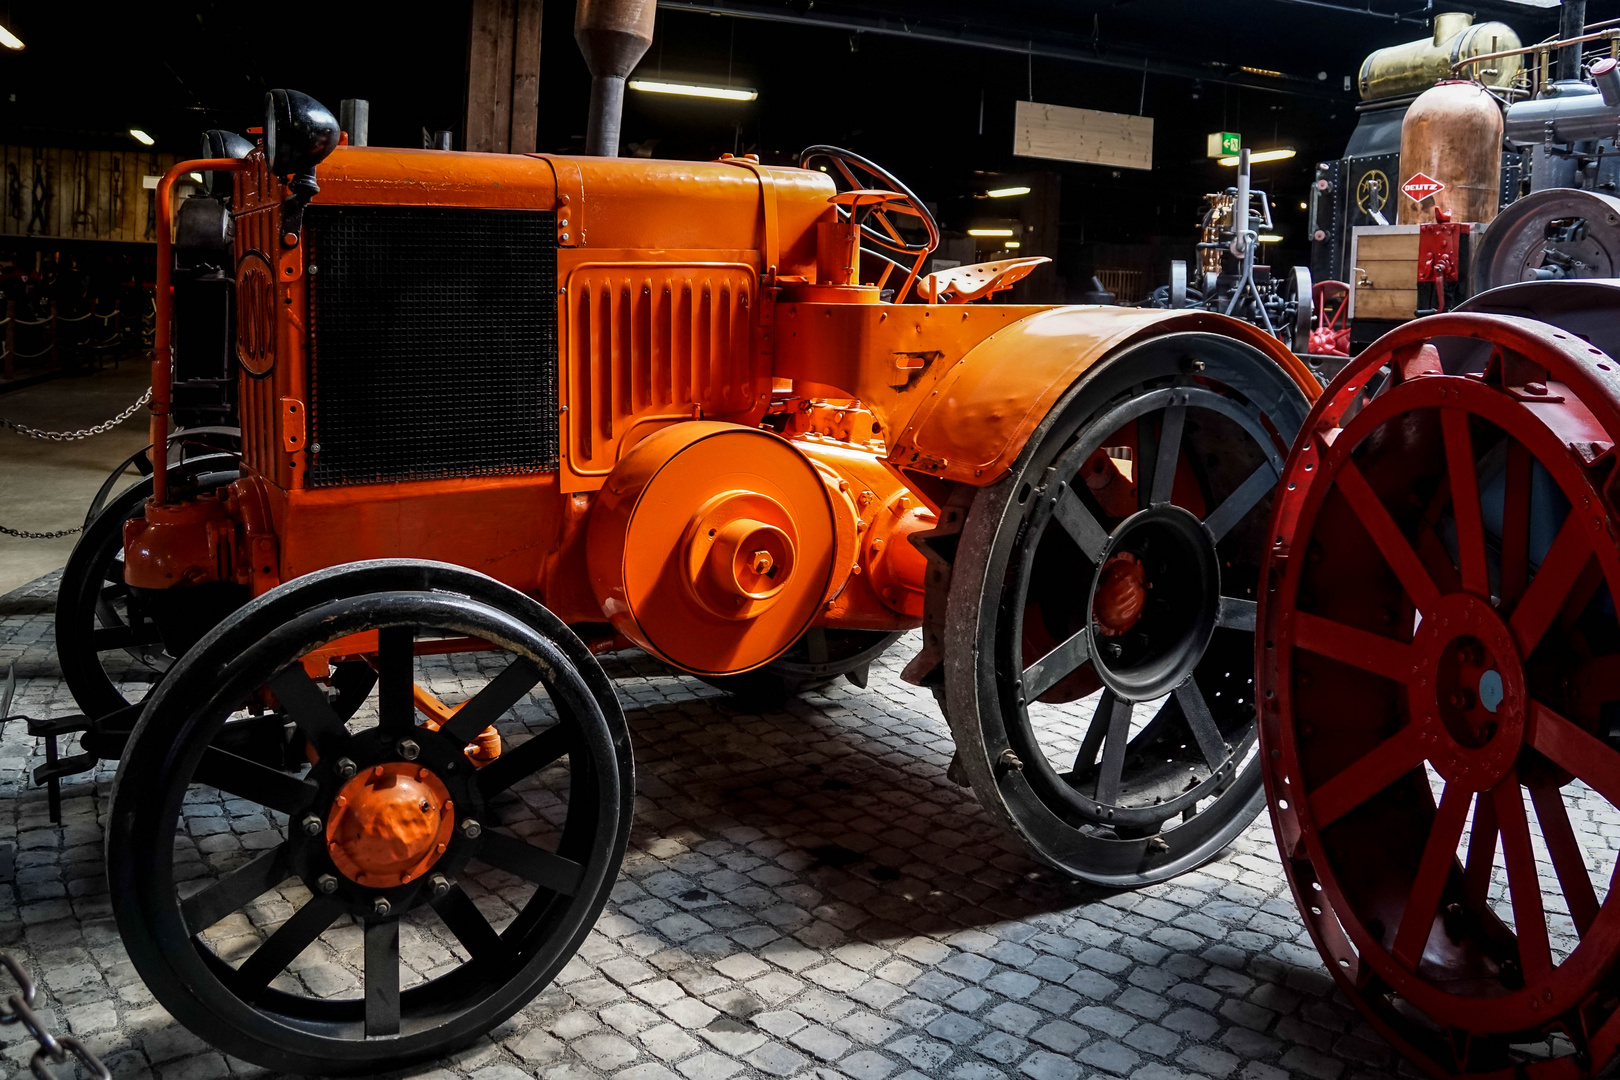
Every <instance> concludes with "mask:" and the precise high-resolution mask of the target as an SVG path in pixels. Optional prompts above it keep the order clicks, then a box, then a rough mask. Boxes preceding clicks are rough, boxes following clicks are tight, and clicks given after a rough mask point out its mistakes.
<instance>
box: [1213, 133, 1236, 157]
mask: <svg viewBox="0 0 1620 1080" xmlns="http://www.w3.org/2000/svg"><path fill="white" fill-rule="evenodd" d="M1241 149H1243V137H1242V136H1240V135H1239V134H1238V133H1237V132H1235V131H1217V132H1215V133H1214V134H1213V135H1211V136H1210V137H1209V156H1210V157H1212V158H1214V157H1231V156H1232V155H1234V154H1236V153H1237V152H1238V151H1239V150H1241Z"/></svg>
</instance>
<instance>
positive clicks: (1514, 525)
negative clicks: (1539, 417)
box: [1502, 442, 1533, 604]
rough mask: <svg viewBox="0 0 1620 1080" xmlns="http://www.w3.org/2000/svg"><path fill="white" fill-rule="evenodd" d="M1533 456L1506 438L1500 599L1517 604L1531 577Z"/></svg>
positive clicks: (1505, 602)
mask: <svg viewBox="0 0 1620 1080" xmlns="http://www.w3.org/2000/svg"><path fill="white" fill-rule="evenodd" d="M1532 464H1533V459H1532V458H1531V457H1530V451H1529V450H1528V449H1527V448H1526V447H1525V446H1524V444H1523V443H1520V442H1509V443H1508V449H1507V475H1506V477H1505V478H1504V480H1503V489H1502V602H1503V603H1504V604H1516V603H1518V600H1519V597H1521V596H1523V595H1524V589H1525V586H1526V585H1527V584H1529V581H1530V472H1531V466H1532Z"/></svg>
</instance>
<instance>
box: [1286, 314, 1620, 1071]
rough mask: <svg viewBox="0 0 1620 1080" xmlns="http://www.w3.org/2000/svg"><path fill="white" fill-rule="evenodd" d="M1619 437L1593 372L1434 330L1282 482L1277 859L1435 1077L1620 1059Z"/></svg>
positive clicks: (1403, 1042)
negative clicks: (1619, 966) (1619, 890)
mask: <svg viewBox="0 0 1620 1080" xmlns="http://www.w3.org/2000/svg"><path fill="white" fill-rule="evenodd" d="M1469 368H1474V369H1482V370H1473V371H1472V372H1465V370H1464V369H1469ZM1617 432H1620V363H1617V362H1616V361H1614V360H1611V359H1610V358H1609V357H1608V356H1607V355H1606V354H1604V353H1603V352H1602V351H1600V350H1598V349H1596V348H1593V347H1591V346H1590V345H1588V344H1587V343H1586V342H1585V341H1583V340H1581V339H1580V338H1578V337H1575V336H1573V335H1571V334H1568V333H1565V332H1564V331H1561V330H1558V329H1556V328H1554V327H1551V326H1548V325H1545V324H1542V323H1537V322H1533V321H1531V320H1527V319H1520V318H1513V317H1507V316H1494V315H1472V314H1453V315H1441V316H1437V317H1434V318H1430V319H1424V320H1420V321H1418V322H1414V323H1411V324H1409V325H1407V326H1405V327H1402V328H1401V329H1399V330H1396V331H1394V332H1393V333H1391V334H1389V335H1388V336H1386V337H1385V338H1383V339H1382V340H1381V341H1379V342H1378V343H1376V344H1375V345H1373V346H1372V347H1371V348H1370V349H1368V350H1367V351H1366V352H1365V353H1363V354H1362V355H1361V356H1360V357H1358V358H1357V359H1356V360H1355V361H1354V362H1352V363H1351V364H1350V366H1348V367H1347V368H1345V370H1344V371H1343V372H1341V373H1340V375H1339V377H1338V378H1336V379H1335V380H1334V382H1333V383H1332V385H1331V386H1329V387H1328V390H1327V392H1326V393H1325V394H1324V395H1323V397H1322V399H1321V400H1320V401H1319V402H1318V403H1317V405H1316V406H1315V408H1314V409H1313V410H1312V412H1311V415H1310V417H1309V418H1308V419H1307V420H1306V423H1305V427H1304V429H1303V431H1302V433H1301V435H1300V438H1299V440H1298V442H1297V443H1296V444H1295V447H1294V451H1293V454H1292V455H1291V457H1290V459H1289V462H1288V466H1287V469H1286V471H1285V475H1284V477H1283V483H1282V484H1281V485H1280V488H1279V493H1278V494H1279V497H1278V500H1277V509H1276V513H1275V516H1274V518H1273V536H1274V546H1273V549H1272V552H1271V554H1270V557H1269V559H1268V564H1267V567H1266V572H1265V577H1264V578H1263V580H1266V581H1267V582H1268V585H1267V589H1268V591H1267V592H1266V593H1265V594H1264V596H1263V598H1262V600H1261V603H1260V611H1259V619H1260V626H1261V627H1262V629H1263V645H1262V647H1261V648H1260V649H1258V650H1257V664H1256V666H1257V673H1256V689H1257V690H1258V691H1259V693H1260V695H1261V699H1262V701H1263V703H1264V708H1263V710H1262V721H1261V745H1262V758H1263V761H1264V764H1265V769H1266V787H1267V792H1268V796H1269V802H1270V807H1271V814H1272V822H1273V825H1274V826H1275V830H1276V834H1277V839H1278V844H1279V846H1280V847H1281V850H1282V855H1283V864H1284V867H1285V869H1286V872H1287V874H1288V877H1289V880H1290V883H1291V884H1292V886H1293V890H1294V895H1295V899H1296V901H1297V902H1298V903H1299V906H1300V910H1301V913H1302V914H1303V916H1304V919H1305V922H1306V924H1307V925H1308V927H1309V928H1310V932H1311V936H1312V937H1313V938H1314V939H1315V941H1316V944H1317V947H1318V949H1319V950H1320V951H1321V953H1322V956H1323V958H1324V960H1325V961H1326V962H1327V965H1328V968H1329V970H1330V971H1331V972H1332V973H1333V975H1334V977H1335V979H1336V980H1337V981H1338V983H1339V985H1340V986H1341V988H1342V989H1343V990H1344V992H1345V993H1346V994H1347V995H1348V996H1349V997H1350V998H1351V999H1352V1000H1353V1001H1354V1002H1355V1003H1356V1005H1357V1006H1358V1007H1359V1008H1360V1009H1361V1011H1362V1012H1363V1013H1364V1014H1365V1015H1366V1016H1367V1017H1368V1018H1369V1019H1370V1020H1371V1021H1372V1023H1373V1024H1374V1025H1375V1026H1376V1027H1377V1028H1378V1029H1379V1030H1380V1031H1381V1032H1382V1033H1383V1034H1384V1035H1385V1036H1386V1037H1387V1038H1389V1040H1390V1041H1391V1042H1392V1043H1394V1044H1395V1045H1396V1046H1397V1047H1398V1048H1399V1049H1400V1050H1401V1051H1402V1052H1403V1053H1405V1054H1406V1055H1407V1056H1408V1057H1410V1058H1412V1059H1413V1060H1414V1061H1415V1062H1416V1063H1418V1064H1419V1065H1421V1066H1422V1067H1423V1068H1425V1069H1426V1070H1428V1071H1429V1072H1431V1073H1433V1074H1435V1075H1438V1076H1504V1077H1506V1076H1535V1077H1576V1076H1586V1075H1590V1074H1591V1073H1593V1072H1594V1071H1595V1070H1597V1069H1598V1068H1600V1067H1601V1066H1603V1065H1604V1064H1605V1063H1606V1062H1608V1061H1609V1060H1610V1059H1611V1058H1612V1057H1613V1056H1614V1053H1615V1049H1616V1045H1617V1043H1620V976H1617V971H1616V958H1617V954H1620V898H1616V897H1615V896H1614V891H1613V890H1612V889H1611V881H1610V879H1611V877H1612V876H1613V875H1614V872H1615V861H1614V855H1613V853H1612V851H1611V850H1610V845H1609V843H1608V842H1606V840H1605V839H1604V838H1603V837H1602V836H1601V835H1600V834H1599V828H1600V824H1601V823H1607V822H1613V821H1615V820H1617V819H1616V817H1615V813H1616V808H1617V806H1620V623H1617V621H1616V613H1615V602H1614V597H1616V596H1620V549H1617V544H1620V541H1617V536H1620V529H1617V522H1620V514H1617V512H1616V506H1615V494H1616V491H1617V490H1620V488H1617V486H1616V485H1617V483H1620V479H1617V478H1620V474H1617V473H1616V471H1615V457H1614V454H1613V444H1614V439H1615V433H1617ZM1602 827H1603V828H1608V826H1607V825H1606V824H1605V825H1603V826H1602ZM1583 841H1584V842H1583ZM1594 852H1596V853H1601V855H1600V856H1598V857H1594V855H1593V854H1592V853H1594Z"/></svg>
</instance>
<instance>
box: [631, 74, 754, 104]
mask: <svg viewBox="0 0 1620 1080" xmlns="http://www.w3.org/2000/svg"><path fill="white" fill-rule="evenodd" d="M626 85H628V86H629V87H630V89H632V90H642V91H645V92H647V93H649V94H676V95H678V96H680V97H700V98H716V99H718V100H720V101H753V100H754V99H755V98H757V97H759V91H758V90H755V89H753V88H752V87H747V86H698V85H697V84H695V83H672V82H658V81H656V80H654V79H631V80H630V81H629V83H627V84H626Z"/></svg>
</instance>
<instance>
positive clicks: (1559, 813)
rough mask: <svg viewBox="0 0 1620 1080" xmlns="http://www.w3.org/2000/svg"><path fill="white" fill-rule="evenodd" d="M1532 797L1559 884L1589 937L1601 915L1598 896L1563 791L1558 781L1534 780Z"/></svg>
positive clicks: (1577, 928) (1578, 926) (1577, 923)
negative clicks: (1537, 781)
mask: <svg viewBox="0 0 1620 1080" xmlns="http://www.w3.org/2000/svg"><path fill="white" fill-rule="evenodd" d="M1530 801H1531V803H1533V804H1534V805H1535V808H1536V820H1537V821H1539V822H1541V837H1542V839H1543V840H1545V841H1546V842H1547V852H1548V854H1550V855H1551V856H1552V864H1553V870H1554V872H1555V873H1557V875H1558V886H1559V888H1561V889H1563V891H1564V900H1565V902H1566V903H1568V904H1569V917H1570V919H1571V920H1573V921H1574V923H1575V932H1576V933H1578V934H1580V935H1581V936H1582V937H1585V936H1586V931H1587V930H1588V929H1589V928H1590V927H1591V925H1592V920H1594V919H1596V918H1597V913H1598V898H1597V892H1596V890H1594V889H1593V888H1592V877H1591V875H1590V874H1589V873H1588V872H1587V869H1586V857H1585V856H1583V855H1582V854H1581V845H1580V843H1579V842H1578V841H1577V840H1576V839H1575V829H1574V827H1573V826H1571V825H1570V823H1569V811H1568V810H1567V809H1566V808H1565V806H1564V796H1563V793H1562V792H1560V791H1559V790H1558V787H1557V785H1555V784H1546V783H1543V784H1534V785H1531V787H1530Z"/></svg>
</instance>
